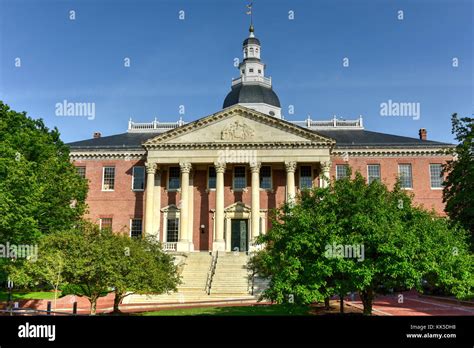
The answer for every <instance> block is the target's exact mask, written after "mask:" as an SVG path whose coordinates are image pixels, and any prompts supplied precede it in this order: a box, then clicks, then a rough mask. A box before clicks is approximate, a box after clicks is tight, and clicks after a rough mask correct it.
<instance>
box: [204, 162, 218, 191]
mask: <svg viewBox="0 0 474 348" xmlns="http://www.w3.org/2000/svg"><path fill="white" fill-rule="evenodd" d="M211 167H214V166H208V167H207V177H206V188H207V191H215V190H216V189H215V188H209V169H210V168H211ZM216 188H217V172H216Z"/></svg>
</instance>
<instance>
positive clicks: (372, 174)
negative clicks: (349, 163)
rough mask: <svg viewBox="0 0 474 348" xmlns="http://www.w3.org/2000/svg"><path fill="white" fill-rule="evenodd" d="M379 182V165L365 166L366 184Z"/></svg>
mask: <svg viewBox="0 0 474 348" xmlns="http://www.w3.org/2000/svg"><path fill="white" fill-rule="evenodd" d="M375 180H378V181H380V164H369V165H368V166H367V182H368V183H369V184H370V183H371V182H372V181H375Z"/></svg>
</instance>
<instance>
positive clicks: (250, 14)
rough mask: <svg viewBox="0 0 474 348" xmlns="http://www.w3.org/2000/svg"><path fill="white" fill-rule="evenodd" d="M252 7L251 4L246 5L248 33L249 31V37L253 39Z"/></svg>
mask: <svg viewBox="0 0 474 348" xmlns="http://www.w3.org/2000/svg"><path fill="white" fill-rule="evenodd" d="M252 7H253V2H251V3H250V4H248V5H247V12H246V13H247V15H249V16H250V28H249V31H250V37H253V36H254V34H253V13H252Z"/></svg>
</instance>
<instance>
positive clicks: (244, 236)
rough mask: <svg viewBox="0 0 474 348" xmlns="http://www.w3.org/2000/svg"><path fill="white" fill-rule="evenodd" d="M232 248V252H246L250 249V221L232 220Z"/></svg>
mask: <svg viewBox="0 0 474 348" xmlns="http://www.w3.org/2000/svg"><path fill="white" fill-rule="evenodd" d="M230 246H231V250H232V251H240V252H244V251H247V249H248V220H247V219H232V220H231V237H230Z"/></svg>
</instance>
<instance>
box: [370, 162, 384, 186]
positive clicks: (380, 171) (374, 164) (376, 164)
mask: <svg viewBox="0 0 474 348" xmlns="http://www.w3.org/2000/svg"><path fill="white" fill-rule="evenodd" d="M369 166H379V178H378V179H379V181H380V182H382V167H381V165H380V163H369V164H367V184H369V177H370V175H369Z"/></svg>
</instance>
